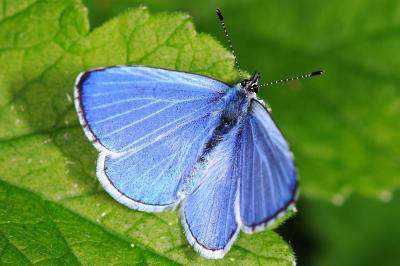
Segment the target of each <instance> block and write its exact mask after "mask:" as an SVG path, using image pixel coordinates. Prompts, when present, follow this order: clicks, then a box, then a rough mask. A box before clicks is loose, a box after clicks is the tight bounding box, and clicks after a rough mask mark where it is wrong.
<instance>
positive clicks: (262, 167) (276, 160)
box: [239, 100, 298, 233]
mask: <svg viewBox="0 0 400 266" xmlns="http://www.w3.org/2000/svg"><path fill="white" fill-rule="evenodd" d="M240 143H241V144H240V145H241V147H240V151H241V153H240V159H239V162H240V163H239V165H240V170H239V172H240V173H239V175H240V189H239V190H240V193H239V194H240V196H239V202H240V203H239V206H240V207H239V209H240V220H241V224H242V230H243V231H245V232H247V233H251V232H254V231H259V230H262V229H264V227H265V226H268V225H270V224H272V223H273V222H274V221H275V220H276V219H277V218H279V217H280V216H282V215H283V214H284V213H285V212H286V211H287V210H288V209H289V208H291V207H293V203H294V201H295V199H296V196H297V195H296V194H297V189H298V178H297V172H296V167H295V165H294V160H293V155H292V153H291V152H290V150H289V146H288V144H287V143H286V141H285V139H284V137H283V135H282V134H281V132H280V131H279V129H278V127H277V126H276V125H275V123H274V121H273V120H272V118H271V116H270V115H269V113H268V111H267V110H266V108H265V107H264V106H263V105H262V104H261V103H260V102H258V101H257V100H252V102H251V107H250V110H249V112H248V114H247V117H246V118H245V119H244V122H243V127H242V134H241V140H240Z"/></svg>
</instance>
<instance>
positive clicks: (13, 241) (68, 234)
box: [0, 0, 295, 265]
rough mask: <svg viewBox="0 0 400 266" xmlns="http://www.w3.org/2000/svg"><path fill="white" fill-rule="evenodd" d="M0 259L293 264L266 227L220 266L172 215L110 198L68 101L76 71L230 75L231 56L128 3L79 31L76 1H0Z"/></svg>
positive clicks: (172, 17) (179, 17) (83, 19)
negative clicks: (123, 67) (132, 67)
mask: <svg viewBox="0 0 400 266" xmlns="http://www.w3.org/2000/svg"><path fill="white" fill-rule="evenodd" d="M0 7H1V8H0V10H1V12H0V65H1V66H2V67H1V69H0V123H1V125H2V126H1V127H0V180H1V181H0V205H1V208H0V260H1V262H2V263H19V264H27V263H31V264H62V263H64V262H67V264H89V265H93V264H106V265H108V264H168V263H170V264H196V265H198V264H203V265H206V264H227V263H229V264H237V265H243V264H247V265H250V264H269V265H292V264H293V263H294V260H295V259H294V255H293V253H292V251H291V249H290V247H289V246H288V245H287V244H286V243H285V242H284V241H283V240H282V239H281V237H280V236H279V235H277V234H276V233H274V232H273V231H265V232H262V233H257V234H255V235H253V236H248V235H246V236H245V235H243V234H241V235H240V237H239V239H238V241H237V242H236V244H235V245H234V247H233V248H232V250H231V251H230V252H229V253H228V255H227V256H226V257H225V259H224V260H222V261H213V260H206V259H204V258H202V257H200V256H199V255H197V253H195V252H194V251H193V250H192V248H191V247H189V246H188V242H187V241H186V239H185V237H184V236H183V233H182V228H181V226H180V222H179V220H178V216H177V214H176V213H175V212H170V213H162V214H148V213H143V212H136V211H133V210H129V209H127V208H125V207H124V206H122V205H120V204H119V203H117V202H116V201H114V200H112V199H111V198H110V197H109V196H108V195H107V194H106V193H105V192H104V191H103V189H102V188H101V187H100V186H99V183H98V181H97V179H96V177H95V173H94V171H95V165H96V162H95V161H96V158H97V152H96V151H95V149H94V148H93V147H92V145H91V144H90V142H89V141H88V140H87V139H86V138H85V136H84V134H83V132H82V129H81V127H80V125H79V123H78V120H77V116H76V113H75V111H74V108H73V100H72V97H73V96H72V92H73V84H74V79H75V77H76V76H77V74H78V73H79V72H81V71H84V70H87V69H91V68H96V67H101V66H108V65H118V64H140V65H148V66H157V67H165V68H170V69H177V70H185V71H190V72H194V73H199V74H205V75H209V76H212V77H215V78H218V79H221V80H224V81H226V82H230V83H233V82H235V81H237V80H238V76H237V73H236V71H235V70H234V68H233V58H232V55H231V54H230V53H228V52H227V51H226V50H225V49H224V48H223V47H222V46H221V45H219V44H218V43H217V42H216V41H215V40H214V39H213V38H211V37H210V36H208V35H205V34H198V33H196V31H195V30H194V26H193V24H192V22H191V19H190V17H189V16H187V15H185V14H181V13H170V14H158V15H149V13H148V11H147V10H146V8H144V7H141V8H136V9H133V10H131V11H129V12H126V13H124V14H123V15H121V16H118V17H117V18H114V19H112V20H110V21H108V22H107V23H106V24H104V25H103V26H101V27H99V28H97V29H95V30H93V31H90V29H89V24H88V20H87V14H86V13H87V12H86V9H85V8H84V7H83V6H82V4H81V3H80V1H78V0H41V1H39V0H31V1H27V0H25V1H23V0H20V1H6V0H3V1H0Z"/></svg>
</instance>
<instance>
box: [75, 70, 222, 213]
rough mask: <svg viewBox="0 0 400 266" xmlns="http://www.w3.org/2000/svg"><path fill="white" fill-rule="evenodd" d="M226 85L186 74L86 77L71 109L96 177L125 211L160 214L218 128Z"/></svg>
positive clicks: (170, 204) (103, 72) (93, 74)
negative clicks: (92, 152)
mask: <svg viewBox="0 0 400 266" xmlns="http://www.w3.org/2000/svg"><path fill="white" fill-rule="evenodd" d="M229 88H230V87H229V86H228V85H226V84H224V83H222V82H219V81H217V80H214V79H211V78H208V77H204V76H200V75H195V74H190V73H184V72H177V71H170V70H164V69H158V68H150V67H141V66H120V67H109V68H104V69H98V70H93V71H89V72H85V73H84V74H83V75H81V76H80V77H79V78H78V80H77V85H76V88H75V106H76V109H77V112H78V114H79V119H80V122H81V124H82V126H83V128H84V131H85V133H86V135H87V137H88V138H89V139H90V140H91V141H92V142H93V144H94V145H95V147H96V148H97V149H98V150H99V151H100V155H99V159H98V163H97V176H98V178H99V180H100V182H101V183H102V185H103V187H104V188H105V190H106V191H107V192H108V193H109V194H110V195H111V196H112V197H113V198H114V199H116V200H117V201H119V202H121V203H122V204H125V205H126V206H128V207H130V208H133V209H139V210H143V211H163V210H165V209H168V208H173V207H174V206H176V205H177V204H178V203H179V200H180V187H181V185H182V182H183V177H185V176H187V175H188V173H189V172H190V171H191V169H192V167H193V165H194V164H195V162H196V161H197V159H198V157H199V156H200V155H201V152H202V148H203V145H204V144H205V143H206V142H207V141H208V139H209V138H210V137H211V134H212V132H213V130H214V128H215V127H216V126H217V125H218V124H219V117H220V111H221V110H222V107H223V101H222V97H223V95H224V93H225V92H226V91H227V90H228V89H229Z"/></svg>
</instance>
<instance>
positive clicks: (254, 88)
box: [250, 85, 258, 93]
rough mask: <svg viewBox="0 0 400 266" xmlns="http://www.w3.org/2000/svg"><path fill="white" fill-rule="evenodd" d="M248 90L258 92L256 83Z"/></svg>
mask: <svg viewBox="0 0 400 266" xmlns="http://www.w3.org/2000/svg"><path fill="white" fill-rule="evenodd" d="M250 90H251V91H252V92H256V93H257V92H258V85H253V86H251V88H250Z"/></svg>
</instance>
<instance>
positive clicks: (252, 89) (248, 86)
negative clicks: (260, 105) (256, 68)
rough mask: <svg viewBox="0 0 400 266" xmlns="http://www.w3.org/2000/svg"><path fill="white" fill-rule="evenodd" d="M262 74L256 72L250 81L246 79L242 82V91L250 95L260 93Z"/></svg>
mask: <svg viewBox="0 0 400 266" xmlns="http://www.w3.org/2000/svg"><path fill="white" fill-rule="evenodd" d="M260 77H261V74H260V73H258V72H256V73H254V75H253V76H252V77H251V78H250V79H244V80H242V81H241V82H240V85H241V86H242V89H243V90H244V91H245V92H246V93H248V94H251V93H258V89H259V87H260V86H259V83H258V82H259V80H260Z"/></svg>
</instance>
